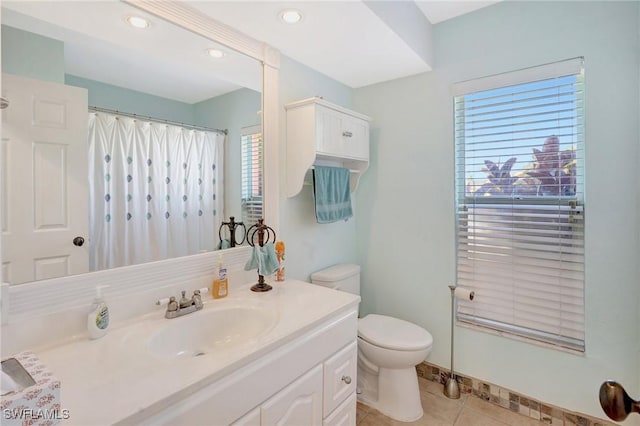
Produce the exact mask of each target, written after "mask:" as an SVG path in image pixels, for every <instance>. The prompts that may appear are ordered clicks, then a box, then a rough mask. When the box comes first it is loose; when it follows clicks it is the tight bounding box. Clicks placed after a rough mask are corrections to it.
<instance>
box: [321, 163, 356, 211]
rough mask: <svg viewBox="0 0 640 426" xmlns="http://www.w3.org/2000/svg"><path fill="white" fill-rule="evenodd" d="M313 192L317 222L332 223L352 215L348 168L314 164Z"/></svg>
mask: <svg viewBox="0 0 640 426" xmlns="http://www.w3.org/2000/svg"><path fill="white" fill-rule="evenodd" d="M313 194H314V197H315V200H316V221H317V222H318V223H333V222H337V221H339V220H343V219H344V220H346V219H349V218H350V217H351V216H353V210H352V209H351V184H350V180H349V170H348V169H344V168H342V167H324V166H315V168H314V170H313Z"/></svg>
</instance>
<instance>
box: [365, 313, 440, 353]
mask: <svg viewBox="0 0 640 426" xmlns="http://www.w3.org/2000/svg"><path fill="white" fill-rule="evenodd" d="M358 336H360V338H362V339H364V340H366V341H367V342H369V343H371V344H373V345H376V346H380V347H382V348H387V349H395V350H399V351H413V350H420V349H426V348H428V347H431V345H432V344H433V336H431V334H430V333H429V332H428V331H427V330H425V329H424V328H422V327H419V326H417V325H415V324H413V323H411V322H408V321H404V320H401V319H398V318H393V317H388V316H386V315H377V314H369V315H367V316H365V317H364V318H360V320H358Z"/></svg>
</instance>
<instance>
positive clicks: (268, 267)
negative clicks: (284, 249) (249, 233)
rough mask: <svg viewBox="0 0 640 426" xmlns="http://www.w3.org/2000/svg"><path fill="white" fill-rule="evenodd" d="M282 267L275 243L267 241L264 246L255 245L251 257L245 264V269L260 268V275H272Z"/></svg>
mask: <svg viewBox="0 0 640 426" xmlns="http://www.w3.org/2000/svg"><path fill="white" fill-rule="evenodd" d="M279 267H280V264H279V263H278V256H277V255H276V250H275V248H274V246H273V243H267V244H265V245H264V246H263V247H260V246H258V245H255V246H254V247H253V250H252V251H251V257H250V258H249V260H248V261H247V263H246V264H245V265H244V270H245V271H249V270H251V269H256V268H258V273H259V274H260V275H272V274H274V273H275V272H276V270H277V269H278V268H279Z"/></svg>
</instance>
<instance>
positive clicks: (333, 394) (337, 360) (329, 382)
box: [323, 342, 358, 416]
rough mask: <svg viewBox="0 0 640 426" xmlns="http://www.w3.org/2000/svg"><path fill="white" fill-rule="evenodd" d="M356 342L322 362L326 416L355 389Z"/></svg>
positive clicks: (356, 369) (356, 368)
mask: <svg viewBox="0 0 640 426" xmlns="http://www.w3.org/2000/svg"><path fill="white" fill-rule="evenodd" d="M357 372H358V346H357V342H353V343H350V344H349V345H347V346H345V347H344V348H343V349H341V350H340V351H338V352H337V353H336V354H335V355H333V356H332V357H331V358H329V359H328V360H326V361H325V362H324V410H323V412H324V415H325V416H327V415H328V414H329V413H330V412H332V411H333V410H334V409H335V408H336V407H337V406H338V405H340V403H342V401H344V400H345V399H346V398H347V397H348V396H349V395H350V394H352V393H354V392H355V390H356V375H357Z"/></svg>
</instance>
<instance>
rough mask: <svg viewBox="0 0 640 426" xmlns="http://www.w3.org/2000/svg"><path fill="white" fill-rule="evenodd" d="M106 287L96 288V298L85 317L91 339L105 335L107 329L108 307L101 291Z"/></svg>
mask: <svg viewBox="0 0 640 426" xmlns="http://www.w3.org/2000/svg"><path fill="white" fill-rule="evenodd" d="M106 287H109V286H107V285H103V286H97V287H96V297H95V299H93V305H91V309H90V310H89V314H88V315H87V331H88V332H89V337H90V338H92V339H99V338H100V337H102V336H104V335H105V334H107V327H109V307H108V306H107V304H106V303H105V301H104V299H103V298H102V289H103V288H106Z"/></svg>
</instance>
